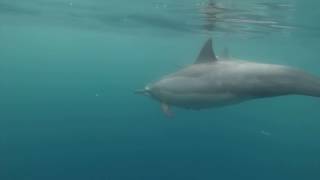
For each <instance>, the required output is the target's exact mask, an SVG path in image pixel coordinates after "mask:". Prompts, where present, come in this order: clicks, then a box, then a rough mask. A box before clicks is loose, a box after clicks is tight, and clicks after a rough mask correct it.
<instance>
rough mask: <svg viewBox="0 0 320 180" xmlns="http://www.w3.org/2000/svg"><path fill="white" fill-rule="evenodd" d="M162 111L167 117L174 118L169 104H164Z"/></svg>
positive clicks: (162, 104)
mask: <svg viewBox="0 0 320 180" xmlns="http://www.w3.org/2000/svg"><path fill="white" fill-rule="evenodd" d="M161 109H162V111H163V113H164V114H165V115H166V116H168V117H173V112H172V111H171V109H170V106H169V105H168V104H166V103H164V102H162V103H161Z"/></svg>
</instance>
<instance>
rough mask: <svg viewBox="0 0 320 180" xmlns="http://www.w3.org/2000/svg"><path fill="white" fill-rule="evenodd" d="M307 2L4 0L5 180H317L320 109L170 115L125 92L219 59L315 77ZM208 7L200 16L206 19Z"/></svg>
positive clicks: (276, 103) (0, 91) (0, 152)
mask: <svg viewBox="0 0 320 180" xmlns="http://www.w3.org/2000/svg"><path fill="white" fill-rule="evenodd" d="M317 5H319V3H318V2H317V1H315V0H307V1H302V0H291V1H290V0H287V1H271V0H270V1H267V0H264V1H263V0H243V1H237V0H225V1H223V0H220V1H215V4H214V5H211V6H208V1H204V0H203V1H202V0H198V1H196V0H188V1H187V0H184V1H182V0H176V1H169V0H136V1H129V0H108V1H107V0H106V1H103V0H92V1H84V0H0V179H1V180H22V179H23V180H43V179H46V180H57V179H61V180H64V179H68V180H70V179H77V180H82V179H83V180H84V179H86V180H87V179H91V180H102V179H103V180H151V179H152V180H164V179H167V180H171V179H172V180H173V179H174V180H180V179H181V180H198V179H199V180H200V179H201V180H206V179H208V180H209V179H210V180H212V179H220V180H234V179H241V180H242V179H243V180H248V179H249V180H250V179H252V180H256V179H259V180H271V179H272V180H284V179H290V180H301V179H307V180H319V179H320V154H319V152H320V143H319V142H320V141H319V139H320V112H319V110H320V99H317V98H312V97H301V96H288V97H278V98H272V99H263V100H256V101H250V102H246V103H242V104H239V105H234V106H229V107H224V108H218V109H210V110H204V111H188V110H183V109H176V108H174V111H175V114H176V116H175V117H174V118H172V119H168V118H166V117H165V116H164V115H163V114H162V112H161V110H160V107H159V104H158V103H157V102H154V101H152V100H150V99H148V98H146V97H141V96H137V95H134V94H133V90H134V89H137V88H141V87H143V86H144V85H145V84H146V83H148V82H149V81H152V80H155V79H158V78H159V77H161V76H162V75H165V74H167V73H170V72H173V71H175V70H177V69H179V68H180V67H183V66H184V65H187V64H191V63H193V61H194V59H195V57H196V56H197V54H198V51H199V49H200V47H201V46H202V44H203V42H204V41H205V40H206V39H207V38H208V37H213V39H214V47H215V51H216V53H217V54H219V53H220V52H221V51H222V49H223V48H225V47H228V48H229V49H230V52H231V55H232V56H234V57H236V58H240V59H248V60H251V61H256V62H264V63H277V64H285V65H290V66H294V67H298V68H301V69H304V70H306V71H308V72H311V73H313V74H316V75H318V76H320V70H319V67H320V59H319V54H320V52H319V40H320V24H319V22H318V19H319V18H320V11H317V10H316V7H317ZM208 7H209V10H208Z"/></svg>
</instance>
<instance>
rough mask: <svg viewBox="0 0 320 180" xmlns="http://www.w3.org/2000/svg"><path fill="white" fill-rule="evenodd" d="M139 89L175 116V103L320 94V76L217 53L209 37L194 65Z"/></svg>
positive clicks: (192, 105) (201, 105)
mask: <svg viewBox="0 0 320 180" xmlns="http://www.w3.org/2000/svg"><path fill="white" fill-rule="evenodd" d="M136 93H137V94H144V95H147V96H150V97H152V98H153V99H155V100H157V101H159V102H160V103H161V107H162V110H163V112H164V113H165V114H166V115H167V116H172V115H173V113H172V111H171V110H170V107H171V106H176V107H181V108H186V109H192V110H200V109H205V108H214V107H221V106H226V105H232V104H237V103H241V102H244V101H248V100H253V99H258V98H267V97H276V96H284V95H306V96H315V97H320V78H317V77H315V76H314V75H311V74H309V73H306V72H304V71H302V70H299V69H295V68H292V67H288V66H284V65H277V64H263V63H257V62H250V61H244V60H238V59H235V58H233V57H231V56H229V55H225V56H224V57H217V56H216V55H215V53H214V51H213V49H212V39H211V38H209V39H208V40H207V41H206V42H205V44H204V45H203V47H202V49H201V51H200V53H199V55H198V57H197V59H196V61H195V62H194V63H193V64H192V65H189V66H187V67H185V68H182V69H181V70H179V71H177V72H175V73H172V74H169V75H166V76H164V77H162V78H161V79H160V80H158V81H155V82H153V83H149V84H147V85H146V86H145V88H144V89H141V90H137V91H136Z"/></svg>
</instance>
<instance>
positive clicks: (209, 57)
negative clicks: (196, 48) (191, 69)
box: [194, 38, 217, 64]
mask: <svg viewBox="0 0 320 180" xmlns="http://www.w3.org/2000/svg"><path fill="white" fill-rule="evenodd" d="M214 61H217V57H216V55H215V54H214V52H213V49H212V39H211V38H209V39H208V40H207V42H206V43H205V44H204V45H203V47H202V49H201V51H200V53H199V55H198V58H197V60H196V61H195V62H194V64H201V63H210V62H214Z"/></svg>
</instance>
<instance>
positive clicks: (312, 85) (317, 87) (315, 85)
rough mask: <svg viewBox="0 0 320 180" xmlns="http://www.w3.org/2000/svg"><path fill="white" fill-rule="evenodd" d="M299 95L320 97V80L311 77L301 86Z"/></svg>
mask: <svg viewBox="0 0 320 180" xmlns="http://www.w3.org/2000/svg"><path fill="white" fill-rule="evenodd" d="M299 91H300V93H299V94H302V95H307V96H314V97H320V78H315V77H309V78H308V80H305V81H304V82H303V83H301V84H300V87H299Z"/></svg>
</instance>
